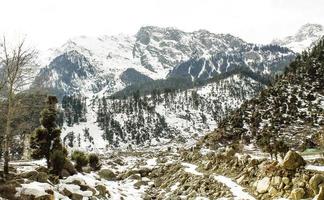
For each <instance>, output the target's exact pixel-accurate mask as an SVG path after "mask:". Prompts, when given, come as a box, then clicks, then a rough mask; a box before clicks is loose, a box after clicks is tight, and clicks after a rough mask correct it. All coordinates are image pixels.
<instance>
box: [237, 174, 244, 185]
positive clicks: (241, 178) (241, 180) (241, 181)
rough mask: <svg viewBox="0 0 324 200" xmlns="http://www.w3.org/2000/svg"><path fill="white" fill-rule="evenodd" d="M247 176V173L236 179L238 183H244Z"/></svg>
mask: <svg viewBox="0 0 324 200" xmlns="http://www.w3.org/2000/svg"><path fill="white" fill-rule="evenodd" d="M245 178H246V175H242V176H241V177H240V178H238V179H237V180H236V182H237V183H238V184H242V183H243V181H244V179H245Z"/></svg>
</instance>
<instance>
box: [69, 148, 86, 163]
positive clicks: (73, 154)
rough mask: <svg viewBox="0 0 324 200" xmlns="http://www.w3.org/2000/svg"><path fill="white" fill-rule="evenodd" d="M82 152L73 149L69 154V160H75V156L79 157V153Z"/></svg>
mask: <svg viewBox="0 0 324 200" xmlns="http://www.w3.org/2000/svg"><path fill="white" fill-rule="evenodd" d="M82 154H84V153H83V152H82V151H78V150H76V151H73V153H72V155H71V160H73V161H76V158H77V157H79V156H80V155H82Z"/></svg>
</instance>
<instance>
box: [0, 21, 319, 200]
mask: <svg viewBox="0 0 324 200" xmlns="http://www.w3.org/2000/svg"><path fill="white" fill-rule="evenodd" d="M42 56H43V57H41V62H43V63H42V64H41V65H39V66H38V67H39V68H38V71H37V73H36V74H35V77H34V79H33V81H32V82H31V83H30V84H29V85H28V86H29V89H28V90H24V91H22V92H21V91H19V92H17V96H16V94H15V95H13V96H12V97H10V96H9V97H10V98H9V97H6V94H7V93H8V91H7V89H5V90H4V94H3V98H2V99H1V104H0V109H1V111H2V113H7V114H5V115H4V116H1V117H0V130H1V135H0V136H1V141H3V142H1V147H2V148H1V152H0V157H1V158H4V159H3V161H2V160H1V162H0V166H1V167H2V168H3V169H6V159H9V158H10V162H7V164H9V165H8V168H7V169H8V172H6V171H5V170H4V171H2V170H0V199H1V200H2V199H4V200H7V199H8V200H11V199H13V200H14V199H23V200H53V199H58V200H68V199H72V200H85V199H89V200H90V199H91V200H95V199H98V200H99V199H114V200H119V199H125V200H137V199H144V200H150V199H169V200H178V199H179V200H182V199H190V200H191V199H192V200H207V199H217V200H232V199H234V200H255V199H260V200H268V199H274V200H288V199H292V200H301V199H314V200H322V199H324V185H323V183H324V156H323V148H324V136H323V134H324V85H323V84H324V62H323V61H324V38H323V27H322V26H321V25H316V24H306V25H304V26H302V27H301V28H300V29H299V31H298V33H297V34H296V35H295V36H289V37H287V38H284V39H282V40H274V41H273V42H272V43H271V44H263V45H261V44H252V43H248V42H245V41H243V40H242V39H240V38H238V37H235V36H232V35H230V34H214V33H211V32H209V31H206V30H199V31H193V32H185V31H181V30H179V29H176V28H160V27H155V26H145V27H142V28H140V29H139V31H138V32H137V34H136V35H135V36H126V35H117V36H100V37H87V36H81V37H76V38H73V39H70V40H69V41H67V42H66V43H65V44H64V45H63V46H61V47H59V48H52V49H50V50H49V51H48V52H46V53H45V55H42ZM11 62H15V60H13V61H11ZM4 66H5V67H8V68H9V67H12V66H14V65H4ZM18 66H19V65H18ZM0 69H1V68H0ZM4 69H6V68H4ZM1 70H2V69H1ZM1 70H0V71H1ZM1 73H3V75H6V74H5V73H4V72H3V71H1ZM0 75H1V74H0ZM1 83H2V82H1ZM8 94H10V93H8ZM18 94H19V95H18ZM11 100H15V101H13V102H14V103H13V104H12V102H10V101H11ZM12 105H14V106H12ZM10 109H11V110H10ZM8 116H9V117H8ZM8 119H9V122H10V123H5V122H7V121H8ZM27 122H28V123H27ZM2 133H3V134H2ZM8 133H10V135H8ZM8 149H10V154H9V151H8Z"/></svg>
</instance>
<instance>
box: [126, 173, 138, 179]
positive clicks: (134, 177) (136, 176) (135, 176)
mask: <svg viewBox="0 0 324 200" xmlns="http://www.w3.org/2000/svg"><path fill="white" fill-rule="evenodd" d="M128 178H129V179H132V180H140V179H141V175H140V174H132V175H130V176H129V177H128Z"/></svg>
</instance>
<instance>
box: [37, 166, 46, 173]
mask: <svg viewBox="0 0 324 200" xmlns="http://www.w3.org/2000/svg"><path fill="white" fill-rule="evenodd" d="M36 171H38V172H45V173H48V169H47V168H46V167H44V166H39V167H37V168H36Z"/></svg>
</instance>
